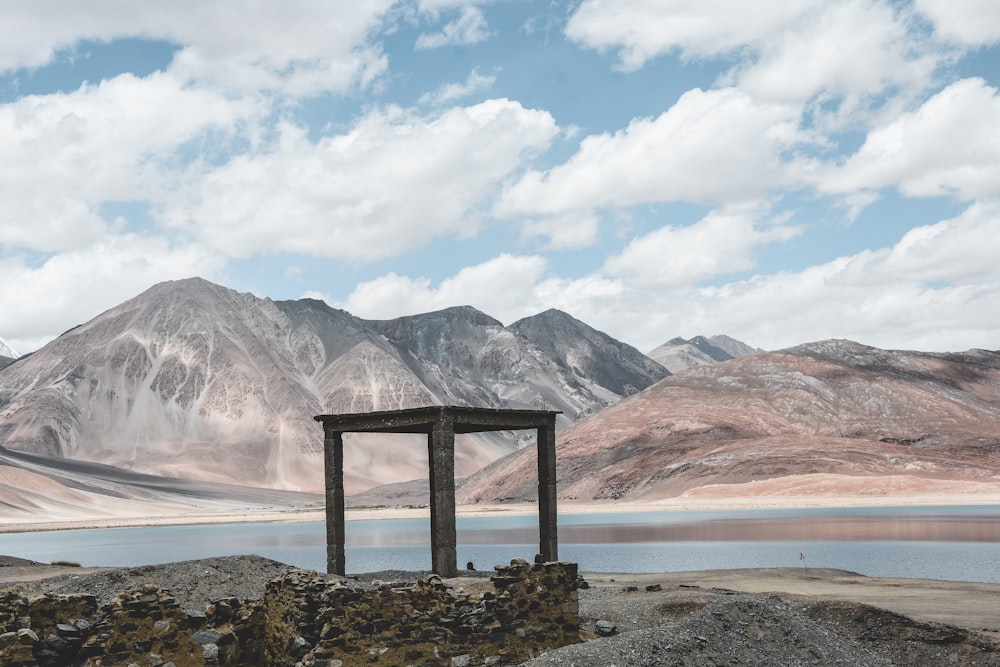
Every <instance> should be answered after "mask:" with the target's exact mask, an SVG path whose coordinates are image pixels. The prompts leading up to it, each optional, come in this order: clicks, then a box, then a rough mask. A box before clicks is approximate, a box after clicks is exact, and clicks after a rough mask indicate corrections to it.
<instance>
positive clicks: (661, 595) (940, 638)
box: [0, 556, 1000, 667]
mask: <svg viewBox="0 0 1000 667" xmlns="http://www.w3.org/2000/svg"><path fill="white" fill-rule="evenodd" d="M287 569H290V566H288V565H285V564H283V563H278V562H276V561H271V560H268V559H264V558H261V557H259V556H227V557H219V558H210V559H203V560H199V561H186V562H182V563H167V564H163V565H149V566H142V567H136V568H79V567H68V566H60V565H43V564H38V563H32V562H30V561H24V560H21V559H17V558H9V557H3V556H0V588H3V587H13V588H15V589H17V590H19V591H21V592H22V593H23V594H26V595H29V596H30V595H38V594H42V593H45V592H54V593H77V592H87V593H91V594H94V595H96V596H98V598H99V599H101V600H106V599H110V598H111V597H112V596H113V595H114V594H115V593H117V592H120V591H123V590H131V589H133V588H137V587H140V586H142V585H143V584H145V583H155V584H157V585H159V586H160V587H161V588H166V589H169V590H171V592H172V593H174V595H175V597H176V598H177V599H178V601H179V602H183V604H184V605H185V606H190V607H194V608H197V607H199V606H203V605H204V604H205V603H206V602H208V601H209V600H210V599H213V598H218V597H226V596H230V595H232V596H235V597H239V598H242V599H246V598H259V597H261V596H263V593H264V585H265V583H266V581H267V580H269V579H270V578H272V577H274V576H278V575H280V574H281V573H282V572H284V571H286V570H287ZM424 574H426V573H417V572H408V573H402V572H392V573H374V574H373V575H369V576H374V577H375V578H379V579H386V578H387V577H388V579H391V580H403V579H405V578H406V577H410V579H409V580H416V578H419V577H420V576H423V575H424ZM488 575H489V573H486V572H482V573H478V577H476V578H469V577H460V578H456V579H451V580H448V582H449V583H450V584H451V585H453V586H456V587H463V588H465V589H466V590H468V591H470V592H472V591H473V590H479V589H482V588H483V587H490V586H489V579H488ZM582 577H583V580H584V581H585V582H586V584H585V586H584V587H583V588H581V590H580V591H579V600H580V618H581V631H582V636H583V638H584V639H587V640H588V641H584V642H582V643H580V644H573V645H570V646H566V647H563V648H560V649H556V650H553V651H550V652H548V653H545V654H543V655H541V656H539V657H537V658H535V659H533V660H531V661H529V662H528V663H527V665H529V666H530V667H544V666H547V665H552V666H556V665H558V666H560V667H563V666H564V665H574V666H575V667H608V666H609V665H616V666H617V667H625V666H628V667H675V666H677V667H680V666H681V665H683V666H685V667H690V666H701V667H717V666H718V667H721V666H723V665H744V666H761V667H763V666H764V665H768V666H771V665H788V666H795V665H837V666H839V667H882V666H885V667H925V666H926V665H963V666H965V665H986V666H995V667H1000V584H981V583H962V582H948V581H932V580H920V579H888V578H875V577H865V576H862V575H859V574H854V573H851V572H845V571H843V570H834V569H816V568H778V569H744V570H709V571H701V572H675V573H658V574H607V573H587V572H584V573H582ZM602 622H603V624H604V626H605V629H606V627H607V624H611V625H612V626H613V628H614V630H613V631H612V633H611V635H610V636H603V635H606V634H607V633H602V632H601V629H600V627H599V626H600V624H601V623H602Z"/></svg>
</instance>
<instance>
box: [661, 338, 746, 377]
mask: <svg viewBox="0 0 1000 667" xmlns="http://www.w3.org/2000/svg"><path fill="white" fill-rule="evenodd" d="M758 352H763V350H761V349H759V348H756V347H751V346H749V345H747V344H746V343H743V342H741V341H738V340H736V339H735V338H730V337H729V336H721V335H720V336H709V337H707V338H706V337H705V336H695V337H694V338H692V339H691V340H686V339H684V338H680V337H678V338H671V339H670V340H668V341H667V342H666V343H664V344H663V345H660V346H659V347H657V348H654V349H653V350H650V352H649V355H648V356H649V358H650V359H653V360H654V361H656V362H657V363H659V364H660V365H661V366H663V367H664V368H666V369H667V370H669V371H670V372H671V373H680V372H682V371H685V370H687V369H688V368H692V367H694V366H701V365H702V364H714V363H717V362H719V361H729V360H730V359H736V358H738V357H746V356H748V355H751V354H757V353H758Z"/></svg>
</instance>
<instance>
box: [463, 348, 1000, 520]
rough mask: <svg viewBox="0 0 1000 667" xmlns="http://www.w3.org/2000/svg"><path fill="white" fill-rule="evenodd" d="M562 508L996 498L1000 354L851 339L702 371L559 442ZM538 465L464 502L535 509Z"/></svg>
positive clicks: (503, 474)
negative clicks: (797, 498) (899, 347)
mask: <svg viewBox="0 0 1000 667" xmlns="http://www.w3.org/2000/svg"><path fill="white" fill-rule="evenodd" d="M557 458H558V461H559V484H560V489H559V495H560V497H561V498H563V499H575V500H581V501H584V500H614V499H631V500H637V499H643V500H656V499H663V498H669V497H677V496H682V495H684V496H688V497H690V496H696V497H716V496H724V495H768V494H771V495H802V496H806V495H812V494H838V493H839V494H846V495H871V496H874V497H879V496H885V495H893V494H895V493H912V494H916V493H946V492H961V493H976V492H987V491H988V492H991V493H1000V352H990V351H985V350H971V351H968V352H963V353H958V354H932V353H921V352H907V351H887V350H880V349H877V348H873V347H867V346H864V345H861V344H858V343H854V342H851V341H844V340H830V341H821V342H817V343H811V344H807V345H802V346H798V347H793V348H790V349H787V350H781V351H778V352H763V353H758V354H755V355H751V356H745V357H741V358H737V359H732V360H729V361H725V362H719V363H714V364H705V365H702V366H698V367H695V368H692V369H690V370H688V371H687V372H685V373H682V374H678V375H672V376H670V377H667V378H666V379H664V380H662V381H661V382H659V383H657V384H656V385H654V386H652V387H650V388H649V389H647V390H645V391H643V392H641V393H639V394H637V395H635V396H631V397H629V398H626V399H624V400H622V401H620V402H618V403H616V404H615V405H612V406H610V407H608V408H605V409H604V410H602V411H601V412H599V413H597V414H596V415H594V416H592V417H590V418H587V419H584V420H581V421H580V422H578V423H577V424H575V425H573V426H572V427H571V428H569V429H567V430H566V431H564V432H563V433H562V434H561V435H560V437H559V438H558V440H557ZM534 466H535V463H534V460H533V458H532V457H531V456H530V455H529V454H528V453H527V452H518V453H515V454H512V455H510V456H508V457H506V458H504V459H501V460H500V461H497V462H495V463H494V464H491V465H490V466H488V467H487V468H485V469H484V470H482V471H480V472H479V473H477V474H476V475H474V476H472V477H471V478H470V479H469V480H467V481H466V483H465V484H464V486H463V487H462V490H461V494H460V496H461V497H460V501H462V502H488V501H498V500H505V499H527V498H533V497H534V493H535V492H534V485H535V477H534V475H535V472H534Z"/></svg>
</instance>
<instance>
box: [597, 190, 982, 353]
mask: <svg viewBox="0 0 1000 667" xmlns="http://www.w3.org/2000/svg"><path fill="white" fill-rule="evenodd" d="M995 238H1000V203H997V202H995V201H993V202H988V203H979V204H975V205H973V206H970V207H969V209H968V210H966V211H965V212H964V213H963V214H961V215H959V216H957V217H955V218H953V219H950V220H946V221H942V222H939V223H936V224H933V225H925V226H922V227H917V228H915V229H914V230H912V231H910V232H909V233H907V234H906V235H905V236H903V237H902V238H901V239H900V240H899V241H898V242H897V243H895V244H894V245H893V246H891V247H887V248H882V249H877V250H865V251H862V252H859V253H857V254H854V255H850V256H845V257H840V258H837V259H834V260H831V261H829V262H825V263H822V264H818V265H815V266H811V267H808V268H806V269H803V270H801V271H786V272H781V273H776V274H772V275H764V274H761V275H757V276H754V277H752V278H749V279H746V280H740V281H735V282H731V283H727V284H723V285H718V286H711V287H698V286H696V285H694V284H680V283H675V284H674V285H672V286H665V287H662V288H659V289H649V288H643V287H642V286H641V285H640V284H637V283H634V282H633V281H632V280H631V279H630V277H629V276H626V277H624V278H623V283H624V284H623V288H622V290H621V293H620V294H619V295H618V296H617V297H616V301H615V302H616V308H615V310H614V311H607V310H605V311H604V313H603V314H600V313H599V314H598V316H597V317H595V318H594V319H593V320H592V321H589V322H590V323H591V324H593V325H594V326H597V327H598V328H601V327H603V328H604V330H605V331H607V332H608V333H611V334H612V335H615V336H617V337H620V338H623V339H624V340H628V341H629V342H632V343H633V344H635V345H637V346H638V347H640V349H643V350H649V349H652V348H653V347H655V346H657V345H659V344H661V343H663V342H665V341H666V340H669V339H670V338H671V337H673V336H676V335H680V336H685V337H690V336H694V335H698V334H704V335H712V334H716V333H725V334H728V335H731V336H735V337H737V338H740V339H741V340H744V341H745V342H748V343H750V344H752V345H756V346H760V347H764V348H767V349H779V348H782V347H788V346H791V345H797V344H799V343H803V342H807V341H811V340H818V339H824V338H850V339H853V340H857V341H859V342H862V343H865V344H868V345H876V346H880V347H895V348H900V347H902V348H908V349H919V350H941V351H945V350H962V349H966V348H969V347H973V346H977V345H979V346H982V341H983V340H985V339H988V338H989V335H988V332H990V331H995V330H996V328H997V327H998V326H1000V311H997V309H996V308H995V307H994V306H993V305H992V304H993V303H994V302H995V301H996V300H997V299H998V298H1000V278H997V275H996V271H995V268H993V265H994V264H995V256H996V252H995V250H996V249H995V244H993V243H990V242H989V240H990V239H995ZM993 347H995V346H993Z"/></svg>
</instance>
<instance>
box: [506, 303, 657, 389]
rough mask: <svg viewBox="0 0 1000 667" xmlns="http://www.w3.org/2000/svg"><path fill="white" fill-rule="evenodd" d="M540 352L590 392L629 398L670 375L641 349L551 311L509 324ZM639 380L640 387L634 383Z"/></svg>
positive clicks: (553, 310)
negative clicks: (558, 363)
mask: <svg viewBox="0 0 1000 667" xmlns="http://www.w3.org/2000/svg"><path fill="white" fill-rule="evenodd" d="M509 328H510V330H511V331H514V332H516V333H518V334H520V335H521V336H524V337H525V338H527V339H528V340H529V341H531V342H532V343H533V344H535V345H536V346H537V347H538V348H539V349H541V350H542V351H544V352H546V353H548V355H549V356H550V357H552V358H554V359H557V360H559V361H560V362H562V365H563V366H565V367H567V368H569V369H571V370H572V371H573V374H574V375H575V376H576V377H577V378H578V380H579V381H580V382H581V383H584V384H585V385H587V386H588V387H589V388H590V389H591V391H594V392H598V393H599V392H602V391H611V392H612V396H615V397H618V396H630V395H632V394H635V393H637V392H639V391H641V390H642V389H644V388H645V387H647V386H649V385H651V384H654V383H656V382H658V381H659V380H662V379H663V378H664V377H666V376H667V375H669V374H670V373H669V372H667V370H666V369H665V368H664V367H663V366H662V365H660V364H659V363H657V362H655V361H654V360H652V359H650V358H649V357H647V356H646V355H644V354H643V353H642V352H640V351H639V350H637V349H635V348H634V347H631V346H629V345H625V344H624V343H622V342H620V341H617V340H615V339H614V338H612V337H611V336H609V335H607V334H606V333H603V332H601V331H598V330H597V329H594V328H592V327H590V326H589V325H587V324H584V323H583V322H581V321H580V320H578V319H576V318H574V317H572V316H570V315H568V314H566V313H564V312H562V311H561V310H555V309H549V310H546V311H545V312H544V313H540V314H538V315H534V316H532V317H526V318H524V319H521V320H518V321H517V322H514V323H513V324H511V325H510V327H509ZM636 378H639V379H640V380H641V384H639V385H636V384H634V383H635V381H636Z"/></svg>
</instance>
